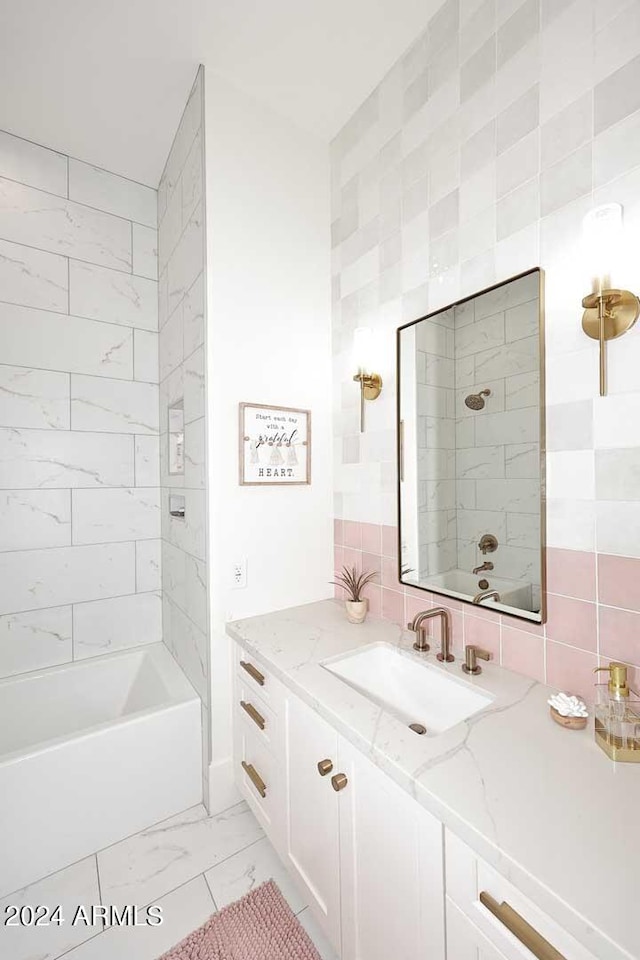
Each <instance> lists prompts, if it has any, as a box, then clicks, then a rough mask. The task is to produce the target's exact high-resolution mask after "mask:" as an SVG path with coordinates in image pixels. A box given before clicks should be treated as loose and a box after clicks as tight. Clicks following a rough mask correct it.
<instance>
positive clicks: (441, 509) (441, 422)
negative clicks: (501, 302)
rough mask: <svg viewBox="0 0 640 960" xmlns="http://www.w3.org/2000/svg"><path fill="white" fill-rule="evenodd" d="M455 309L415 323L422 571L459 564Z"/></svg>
mask: <svg viewBox="0 0 640 960" xmlns="http://www.w3.org/2000/svg"><path fill="white" fill-rule="evenodd" d="M453 324H454V315H453V311H447V312H446V313H442V314H440V315H439V316H438V317H437V318H434V322H433V323H432V322H428V323H421V324H418V326H417V328H416V384H417V396H416V412H417V427H418V429H417V441H418V459H417V472H418V545H419V549H418V564H419V570H418V574H419V576H420V577H421V578H422V577H428V576H429V574H438V573H446V571H447V570H453V569H454V568H455V566H456V554H457V523H456V474H455V458H456V451H455V416H454V412H455V399H456V390H455V387H456V381H455V360H454V328H453Z"/></svg>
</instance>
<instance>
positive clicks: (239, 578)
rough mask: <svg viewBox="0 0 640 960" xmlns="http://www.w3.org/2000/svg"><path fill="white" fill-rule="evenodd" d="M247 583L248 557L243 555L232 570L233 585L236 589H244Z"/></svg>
mask: <svg viewBox="0 0 640 960" xmlns="http://www.w3.org/2000/svg"><path fill="white" fill-rule="evenodd" d="M246 585H247V559H246V557H241V559H240V560H236V561H235V562H234V564H233V567H232V570H231V587H232V589H234V590H244V588H245V587H246Z"/></svg>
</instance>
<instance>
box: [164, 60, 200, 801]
mask: <svg viewBox="0 0 640 960" xmlns="http://www.w3.org/2000/svg"><path fill="white" fill-rule="evenodd" d="M203 106H204V73H203V70H202V68H201V69H200V70H199V72H198V75H197V77H196V81H195V84H194V86H193V90H192V91H191V95H190V97H189V100H188V102H187V105H186V107H185V110H184V114H183V116H182V120H181V122H180V126H179V128H178V130H177V133H176V136H175V139H174V142H173V146H172V148H171V151H170V153H169V157H168V159H167V163H166V166H165V169H164V172H163V174H162V177H161V180H160V185H159V188H158V245H159V249H158V256H159V261H158V266H159V271H160V273H159V285H158V294H159V328H160V333H159V370H160V405H159V417H160V421H159V423H160V487H161V489H160V506H161V514H162V609H163V614H162V619H163V636H164V641H165V643H166V644H167V646H168V647H169V649H170V650H171V652H172V653H173V655H174V656H175V658H176V659H177V660H178V662H179V664H180V666H181V667H182V669H183V670H184V672H185V673H186V675H187V676H188V678H189V680H190V681H191V683H192V684H193V686H194V688H195V689H196V690H197V692H198V694H199V695H200V698H201V700H202V709H203V751H204V762H203V775H204V785H205V787H204V789H205V791H206V790H207V789H208V768H209V750H210V747H209V687H210V683H209V677H210V673H209V659H210V658H209V640H208V637H209V629H208V600H207V596H208V576H207V559H206V511H207V500H206V460H205V457H206V449H205V447H206V445H205V437H206V405H205V388H206V384H205V303H204V295H205V294H204V289H205V288H204V264H205V239H204V219H203V218H204V153H203V150H204V125H203ZM178 401H183V404H184V459H185V467H184V474H183V475H176V474H169V471H168V433H167V430H168V408H169V406H171V405H172V404H175V403H176V402H178ZM156 411H157V408H156ZM172 493H173V494H178V495H180V496H184V498H185V516H184V519H178V518H175V517H172V516H170V514H169V497H170V495H171V494H172ZM205 797H206V793H205Z"/></svg>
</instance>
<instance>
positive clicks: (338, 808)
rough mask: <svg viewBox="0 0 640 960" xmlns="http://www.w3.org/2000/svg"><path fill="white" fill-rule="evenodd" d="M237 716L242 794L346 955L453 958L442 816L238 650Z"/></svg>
mask: <svg viewBox="0 0 640 960" xmlns="http://www.w3.org/2000/svg"><path fill="white" fill-rule="evenodd" d="M242 664H244V666H243V665H242ZM247 666H248V667H249V673H247ZM256 671H257V675H258V680H257V681H256V679H255V673H256ZM260 680H261V682H260ZM247 707H249V710H247ZM234 713H235V716H234V740H235V763H236V778H237V782H238V786H239V788H240V791H241V793H242V795H243V796H244V798H245V799H246V800H247V802H248V803H249V804H250V806H251V809H252V810H253V811H254V813H255V815H256V817H257V818H258V820H259V822H260V824H261V825H262V827H263V828H264V830H265V832H266V834H267V836H268V837H269V839H270V840H271V842H272V844H273V845H274V847H275V848H276V850H277V851H278V853H279V854H280V856H281V858H282V860H283V861H284V863H285V864H286V866H287V867H288V868H289V872H290V873H291V874H292V875H293V877H294V878H295V879H296V880H297V882H298V885H299V886H300V887H301V889H302V891H303V892H304V894H305V895H306V898H307V902H308V903H309V905H310V907H311V909H312V911H313V913H314V915H315V917H316V918H317V920H318V921H319V923H320V924H321V926H322V928H323V930H324V932H325V934H326V936H327V938H328V939H329V940H330V942H331V943H332V944H333V946H334V947H335V949H336V952H337V954H338V955H339V956H340V957H341V960H391V958H393V960H445V948H444V862H443V828H442V825H441V824H440V822H439V821H438V820H436V819H435V818H434V817H432V816H431V815H430V814H429V813H428V812H427V811H426V810H424V809H423V808H422V807H420V806H419V805H418V804H417V803H416V802H415V801H414V800H413V799H412V798H411V797H410V796H409V795H408V794H407V793H405V791H403V790H401V789H400V787H398V786H397V785H396V784H395V783H393V781H392V780H390V779H389V777H387V776H386V775H385V774H384V773H382V772H381V771H380V770H378V769H377V768H376V767H375V766H374V765H373V764H372V763H371V762H370V761H369V760H367V759H366V757H364V756H363V755H362V754H361V753H360V752H359V751H358V750H356V749H355V748H354V747H353V746H352V745H351V744H349V743H348V742H347V741H345V740H344V739H343V738H342V737H340V736H339V734H338V733H337V731H336V730H335V729H334V727H332V726H331V724H329V723H327V722H326V721H325V720H324V719H323V718H322V717H320V716H319V715H318V714H317V713H316V712H315V711H314V710H312V709H311V708H310V707H308V706H307V705H306V704H305V703H303V702H302V701H301V700H300V699H299V698H298V697H296V696H294V695H293V694H291V693H289V692H288V691H287V690H286V689H285V688H283V687H282V685H281V684H279V683H278V682H277V681H275V680H273V678H271V677H270V676H269V674H268V672H266V671H264V669H263V668H262V667H258V666H257V664H255V663H254V662H252V661H251V658H250V657H249V656H248V655H245V654H244V653H243V651H241V650H240V651H239V653H238V655H237V657H236V677H235V709H234ZM256 713H257V717H256ZM256 775H257V777H256ZM336 787H338V788H339V789H336ZM263 794H264V796H263Z"/></svg>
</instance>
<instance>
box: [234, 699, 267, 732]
mask: <svg viewBox="0 0 640 960" xmlns="http://www.w3.org/2000/svg"><path fill="white" fill-rule="evenodd" d="M240 706H241V707H242V709H243V710H244V712H245V713H247V714H248V715H249V716H250V717H251V719H252V720H253V722H254V723H255V724H257V725H258V726H259V727H260V729H261V730H264V728H265V725H266V722H265V719H264V717H263V716H262V714H261V713H258V711H257V710H256V708H255V707H254V705H253V704H252V703H247V702H246V701H245V700H241V701H240Z"/></svg>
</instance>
